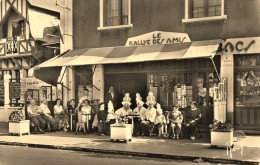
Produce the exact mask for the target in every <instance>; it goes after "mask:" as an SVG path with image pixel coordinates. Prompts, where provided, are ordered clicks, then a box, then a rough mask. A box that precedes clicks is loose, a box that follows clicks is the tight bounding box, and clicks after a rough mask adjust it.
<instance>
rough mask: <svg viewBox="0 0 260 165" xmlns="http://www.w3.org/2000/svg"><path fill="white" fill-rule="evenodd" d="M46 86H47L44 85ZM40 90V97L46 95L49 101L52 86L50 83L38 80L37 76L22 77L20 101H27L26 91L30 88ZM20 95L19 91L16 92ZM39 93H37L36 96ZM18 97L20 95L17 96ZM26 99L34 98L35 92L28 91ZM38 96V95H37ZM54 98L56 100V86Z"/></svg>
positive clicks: (53, 88)
mask: <svg viewBox="0 0 260 165" xmlns="http://www.w3.org/2000/svg"><path fill="white" fill-rule="evenodd" d="M44 86H46V87H44ZM29 89H33V90H40V98H41V97H45V98H47V101H51V88H50V85H49V84H47V83H45V82H43V81H41V80H38V79H36V78H22V79H21V83H20V90H19V91H20V100H19V102H20V103H24V102H25V93H26V92H27V91H28V90H29ZM16 95H18V93H16ZM36 95H38V94H35V96H36ZM17 97H18V96H17ZM26 97H27V98H26V99H27V100H30V99H31V98H33V93H30V91H28V92H27V95H26ZM37 98H38V96H37ZM52 100H56V87H54V86H53V87H52Z"/></svg>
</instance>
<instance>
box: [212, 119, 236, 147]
mask: <svg viewBox="0 0 260 165" xmlns="http://www.w3.org/2000/svg"><path fill="white" fill-rule="evenodd" d="M209 127H210V129H211V146H217V147H226V146H227V145H232V144H233V131H234V129H233V128H232V125H231V123H230V122H229V121H225V122H221V121H217V120H214V122H213V124H210V125H209Z"/></svg>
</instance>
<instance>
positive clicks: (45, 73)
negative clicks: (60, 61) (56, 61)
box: [34, 67, 62, 86]
mask: <svg viewBox="0 0 260 165" xmlns="http://www.w3.org/2000/svg"><path fill="white" fill-rule="evenodd" d="M61 69H62V68H61V67H51V68H37V69H35V70H34V77H35V78H37V79H40V80H42V81H44V82H46V83H48V84H51V85H53V86H56V85H57V81H58V77H59V76H60V73H61Z"/></svg>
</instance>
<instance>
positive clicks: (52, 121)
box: [40, 98, 59, 132]
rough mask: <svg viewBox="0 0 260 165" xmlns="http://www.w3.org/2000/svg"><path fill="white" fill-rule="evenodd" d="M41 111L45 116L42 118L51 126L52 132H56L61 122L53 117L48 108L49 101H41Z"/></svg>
mask: <svg viewBox="0 0 260 165" xmlns="http://www.w3.org/2000/svg"><path fill="white" fill-rule="evenodd" d="M40 109H41V112H42V114H43V115H42V118H43V119H44V120H45V121H46V122H47V123H49V124H50V126H51V131H53V132H54V131H56V130H57V127H58V126H59V120H58V119H55V118H54V117H52V116H51V111H50V109H49V108H48V106H47V100H46V99H45V98H43V99H42V100H41V105H40Z"/></svg>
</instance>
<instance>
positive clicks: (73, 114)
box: [68, 112, 77, 131]
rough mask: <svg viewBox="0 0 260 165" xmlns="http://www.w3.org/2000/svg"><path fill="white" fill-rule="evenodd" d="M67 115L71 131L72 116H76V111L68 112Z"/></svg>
mask: <svg viewBox="0 0 260 165" xmlns="http://www.w3.org/2000/svg"><path fill="white" fill-rule="evenodd" d="M68 115H69V116H70V130H71V131H72V116H76V115H77V114H76V113H71V112H70V113H68Z"/></svg>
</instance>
